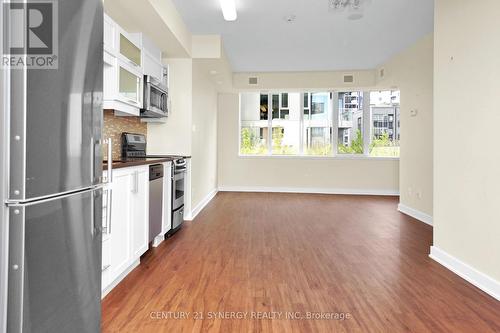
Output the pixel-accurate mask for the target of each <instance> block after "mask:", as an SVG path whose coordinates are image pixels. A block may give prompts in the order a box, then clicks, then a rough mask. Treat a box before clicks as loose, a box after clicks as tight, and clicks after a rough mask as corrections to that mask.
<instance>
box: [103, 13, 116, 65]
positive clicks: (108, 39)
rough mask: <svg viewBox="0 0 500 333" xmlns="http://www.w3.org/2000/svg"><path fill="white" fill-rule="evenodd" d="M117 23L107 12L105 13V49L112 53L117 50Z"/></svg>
mask: <svg viewBox="0 0 500 333" xmlns="http://www.w3.org/2000/svg"><path fill="white" fill-rule="evenodd" d="M115 36H116V23H115V22H114V21H113V20H112V19H111V18H110V17H109V16H108V15H106V14H104V36H103V41H104V50H106V51H108V52H109V53H111V54H113V55H114V54H115V52H116V38H115Z"/></svg>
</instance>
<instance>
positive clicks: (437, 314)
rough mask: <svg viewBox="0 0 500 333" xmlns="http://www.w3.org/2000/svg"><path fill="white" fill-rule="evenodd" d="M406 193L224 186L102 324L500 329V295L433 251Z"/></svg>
mask: <svg viewBox="0 0 500 333" xmlns="http://www.w3.org/2000/svg"><path fill="white" fill-rule="evenodd" d="M397 202H398V200H397V198H395V197H370V196H366V197H364V196H338V195H306V194H276V193H275V194H270V193H219V194H218V195H217V196H216V197H215V198H214V199H213V200H212V202H211V203H210V204H209V205H208V206H207V207H206V208H205V209H204V210H203V211H202V212H201V213H200V214H199V215H198V217H197V218H196V219H195V221H194V222H192V223H186V224H185V225H184V227H183V228H182V229H181V231H179V232H178V233H177V234H176V235H174V237H173V238H171V239H168V240H167V241H166V242H164V243H163V244H162V245H160V246H159V247H158V248H157V249H154V250H153V251H150V252H148V253H147V254H146V255H145V256H144V258H142V262H141V265H140V266H139V267H137V268H136V269H135V270H134V271H133V272H132V273H131V274H130V275H129V276H128V277H127V278H126V279H125V280H124V281H123V282H122V283H121V284H120V285H118V286H117V287H116V288H115V289H114V290H113V291H112V292H111V293H110V294H109V295H108V296H107V297H106V298H105V299H104V301H103V308H102V311H103V323H102V327H103V331H104V332H402V331H405V332H454V333H456V332H500V302H497V301H496V300H494V299H493V298H492V297H490V296H488V295H486V294H485V293H483V292H482V291H480V290H479V289H477V288H475V287H474V286H472V285H471V284H469V283H467V282H465V281H464V280H462V279H461V278H460V277H458V276H456V275H454V274H453V273H451V272H450V271H448V270H447V269H445V268H444V267H442V266H440V265H439V264H438V263H436V262H434V261H432V260H431V259H430V258H429V257H428V253H429V247H430V245H431V243H432V228H431V227H430V226H427V225H425V224H423V223H421V222H418V221H416V220H414V219H412V218H410V217H408V216H406V215H403V214H401V213H399V212H397V211H396V207H397ZM222 311H227V312H229V313H219V312H222ZM239 311H241V312H247V314H246V316H247V317H246V319H237V318H236V319H223V318H220V317H221V316H224V318H228V317H231V316H236V315H238V316H241V317H242V316H244V314H243V313H238V312H239ZM231 312H233V313H231ZM266 312H276V313H274V316H275V317H274V319H273V318H263V319H255V318H251V316H252V315H253V316H257V315H261V316H264V315H265V313H266ZM307 312H317V313H320V314H323V315H325V316H326V315H328V314H330V315H332V313H334V314H333V315H332V316H334V315H335V313H336V315H337V316H340V314H339V313H342V314H346V313H347V314H348V315H349V318H348V319H344V320H334V319H325V318H323V319H316V320H309V319H307V318H302V319H298V318H296V316H300V317H303V316H306V315H307ZM200 313H202V314H203V317H204V319H203V320H200V319H195V318H194V317H196V316H197V317H199V316H200ZM280 313H281V317H279V316H280ZM290 313H293V316H291V317H292V318H286V317H285V316H286V315H287V314H288V315H289V316H290ZM182 315H185V316H187V315H188V316H189V318H188V319H181V318H178V317H179V316H182ZM215 315H218V316H219V318H214V316H215ZM268 315H269V316H271V315H272V314H268ZM168 317H173V318H168Z"/></svg>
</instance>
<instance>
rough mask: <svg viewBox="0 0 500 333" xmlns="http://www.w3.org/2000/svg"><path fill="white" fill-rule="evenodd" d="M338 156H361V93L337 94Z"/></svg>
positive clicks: (362, 144) (362, 143)
mask: <svg viewBox="0 0 500 333" xmlns="http://www.w3.org/2000/svg"><path fill="white" fill-rule="evenodd" d="M337 96H338V98H337V105H338V125H337V126H338V146H337V153H338V154H363V152H364V142H363V130H362V126H361V124H362V123H363V92H361V91H349V92H339V93H338V95H337Z"/></svg>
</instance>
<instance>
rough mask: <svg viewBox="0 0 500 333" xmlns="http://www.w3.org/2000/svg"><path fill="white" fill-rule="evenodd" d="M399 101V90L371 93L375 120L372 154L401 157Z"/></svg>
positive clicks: (372, 114) (371, 144) (372, 111)
mask: <svg viewBox="0 0 500 333" xmlns="http://www.w3.org/2000/svg"><path fill="white" fill-rule="evenodd" d="M399 101H400V93H399V91H374V92H371V93H370V114H371V117H372V120H373V130H372V135H373V138H372V140H371V143H370V156H375V157H399V151H400V149H399V138H400V133H399V132H400V128H399V124H400V121H399V118H400V108H399Z"/></svg>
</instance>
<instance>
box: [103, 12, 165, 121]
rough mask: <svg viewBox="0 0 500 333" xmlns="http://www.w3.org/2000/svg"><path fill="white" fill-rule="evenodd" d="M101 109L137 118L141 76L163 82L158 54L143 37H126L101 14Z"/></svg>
mask: <svg viewBox="0 0 500 333" xmlns="http://www.w3.org/2000/svg"><path fill="white" fill-rule="evenodd" d="M103 38H104V99H103V107H104V109H112V110H115V113H116V114H118V115H129V116H139V115H140V110H141V108H142V107H143V98H144V96H143V94H144V92H143V89H144V75H151V76H153V77H155V78H156V79H158V80H160V81H164V80H165V78H164V69H163V66H162V63H161V56H162V53H161V50H160V49H159V48H158V47H157V46H156V45H155V44H154V43H153V42H152V41H151V40H150V39H149V38H148V37H147V36H146V35H144V34H142V33H129V32H127V31H125V30H124V29H123V28H122V27H120V26H119V25H118V24H117V23H116V22H115V21H113V20H112V19H111V18H110V17H109V16H107V15H106V14H104V37H103Z"/></svg>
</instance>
